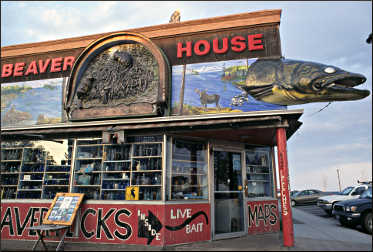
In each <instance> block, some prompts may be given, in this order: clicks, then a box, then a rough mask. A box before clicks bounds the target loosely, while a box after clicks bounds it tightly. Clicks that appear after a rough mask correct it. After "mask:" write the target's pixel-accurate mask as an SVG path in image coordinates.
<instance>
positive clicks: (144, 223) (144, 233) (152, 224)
mask: <svg viewBox="0 0 373 252" xmlns="http://www.w3.org/2000/svg"><path fill="white" fill-rule="evenodd" d="M162 227H163V225H162V223H161V222H160V221H159V220H158V218H157V216H155V215H154V214H153V213H152V212H151V211H149V210H148V216H145V214H143V213H141V212H140V210H138V232H137V236H138V237H140V238H148V242H147V245H149V244H150V243H151V242H152V241H153V239H154V238H156V240H159V236H160V234H159V231H160V230H161V229H162Z"/></svg>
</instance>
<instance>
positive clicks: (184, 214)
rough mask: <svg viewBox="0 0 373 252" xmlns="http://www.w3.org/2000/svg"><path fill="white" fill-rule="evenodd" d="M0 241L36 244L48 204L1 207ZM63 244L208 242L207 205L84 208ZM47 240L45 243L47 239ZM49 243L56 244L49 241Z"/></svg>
mask: <svg viewBox="0 0 373 252" xmlns="http://www.w3.org/2000/svg"><path fill="white" fill-rule="evenodd" d="M1 208H2V211H1V239H23V240H35V239H37V238H38V237H37V234H36V232H35V231H33V230H28V229H27V228H28V227H31V226H37V225H40V224H41V223H42V219H43V218H44V216H45V214H46V213H47V212H48V208H49V204H48V203H18V202H17V203H2V204H1ZM77 218H80V219H78V221H79V222H78V223H80V226H79V232H78V236H77V237H75V236H74V233H73V232H74V230H75V225H76V223H77V222H74V224H73V226H72V227H71V228H70V229H69V231H68V233H67V236H66V239H65V240H66V241H70V242H93V243H96V242H103V243H125V244H138V245H152V246H162V245H164V244H178V243H185V242H195V241H205V240H210V205H209V204H189V205H186V204H185V205H182V204H179V205H137V204H136V205H135V204H132V205H127V204H126V205H124V204H83V205H82V206H81V214H80V217H79V216H77ZM47 240H48V239H47ZM49 240H55V239H50V238H49Z"/></svg>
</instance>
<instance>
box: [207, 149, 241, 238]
mask: <svg viewBox="0 0 373 252" xmlns="http://www.w3.org/2000/svg"><path fill="white" fill-rule="evenodd" d="M214 180H215V183H214V210H215V235H219V234H229V233H237V232H244V208H243V190H242V186H243V185H242V163H241V153H239V152H227V151H214Z"/></svg>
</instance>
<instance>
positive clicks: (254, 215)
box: [249, 205, 258, 227]
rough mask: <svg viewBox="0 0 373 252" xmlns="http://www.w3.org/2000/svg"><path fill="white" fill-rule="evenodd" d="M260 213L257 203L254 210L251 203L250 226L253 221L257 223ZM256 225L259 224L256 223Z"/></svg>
mask: <svg viewBox="0 0 373 252" xmlns="http://www.w3.org/2000/svg"><path fill="white" fill-rule="evenodd" d="M257 215H258V208H257V206H256V205H255V206H254V211H252V210H251V206H250V205H249V227H251V223H255V222H256V219H257ZM255 226H258V225H257V224H255Z"/></svg>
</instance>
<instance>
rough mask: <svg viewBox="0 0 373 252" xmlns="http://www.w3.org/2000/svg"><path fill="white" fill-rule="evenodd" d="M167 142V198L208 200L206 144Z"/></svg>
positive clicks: (183, 141) (185, 141) (178, 140)
mask: <svg viewBox="0 0 373 252" xmlns="http://www.w3.org/2000/svg"><path fill="white" fill-rule="evenodd" d="M169 140H170V144H169V145H168V150H169V151H170V153H169V155H168V161H167V163H168V174H167V179H168V190H167V198H168V199H169V200H195V199H208V169H207V167H208V166H207V151H206V144H205V143H202V142H195V141H188V140H182V139H175V138H174V139H172V140H171V138H169Z"/></svg>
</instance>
